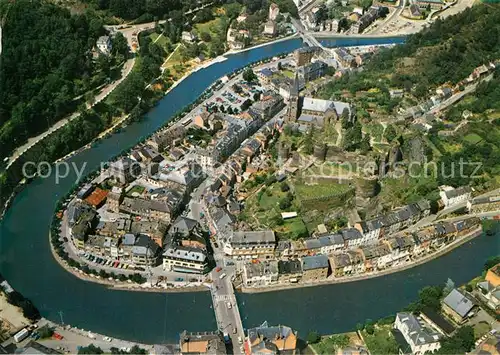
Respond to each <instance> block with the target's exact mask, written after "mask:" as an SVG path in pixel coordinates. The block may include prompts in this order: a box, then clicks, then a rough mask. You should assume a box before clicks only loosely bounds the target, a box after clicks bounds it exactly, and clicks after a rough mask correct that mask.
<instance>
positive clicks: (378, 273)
mask: <svg viewBox="0 0 500 355" xmlns="http://www.w3.org/2000/svg"><path fill="white" fill-rule="evenodd" d="M482 233H483V229H482V226H478V227H477V228H475V229H473V230H472V231H470V232H469V233H468V234H467V235H466V236H463V237H461V238H459V239H456V240H455V241H453V242H451V243H450V244H448V245H446V246H444V247H443V248H441V249H439V250H438V251H436V252H433V253H430V254H427V255H425V256H423V257H422V258H419V259H416V260H412V261H410V262H408V263H405V264H402V265H399V266H395V267H390V268H388V269H385V270H380V271H374V272H369V273H364V274H361V275H356V276H343V277H334V276H329V277H328V278H326V279H324V280H318V281H314V282H304V283H295V284H276V285H269V286H264V287H242V288H241V292H242V293H262V292H273V291H281V290H289V289H295V288H303V287H314V286H322V285H331V284H341V283H346V282H354V281H361V280H367V279H372V278H375V277H380V276H384V275H389V274H393V273H396V272H400V271H403V270H407V269H410V268H413V267H415V266H418V265H422V264H425V263H427V262H429V261H431V260H433V259H436V258H438V257H440V256H442V255H444V254H447V253H449V252H451V251H452V250H453V249H455V248H458V247H459V246H461V245H463V244H464V243H467V242H468V241H470V240H472V239H474V238H476V237H478V236H480V235H481V234H482Z"/></svg>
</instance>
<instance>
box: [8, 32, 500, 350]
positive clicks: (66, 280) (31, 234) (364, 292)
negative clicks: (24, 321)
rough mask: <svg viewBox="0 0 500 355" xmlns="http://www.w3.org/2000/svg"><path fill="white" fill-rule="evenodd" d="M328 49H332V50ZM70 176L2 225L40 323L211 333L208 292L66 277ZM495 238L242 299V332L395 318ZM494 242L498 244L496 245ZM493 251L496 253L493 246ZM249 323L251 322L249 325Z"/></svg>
mask: <svg viewBox="0 0 500 355" xmlns="http://www.w3.org/2000/svg"><path fill="white" fill-rule="evenodd" d="M359 41H360V40H359V39H355V40H353V41H350V40H349V39H341V40H336V42H335V43H334V44H336V45H344V46H347V45H356V44H360V42H359ZM396 41H399V39H390V38H389V39H387V38H386V39H370V40H367V42H363V43H362V44H379V43H393V42H396ZM330 44H332V43H330ZM300 46H301V40H300V39H292V40H288V41H283V42H278V43H275V44H272V45H269V46H265V47H260V48H256V49H252V50H249V51H246V52H242V53H238V54H235V55H231V56H229V57H228V59H227V60H226V61H224V62H221V63H216V64H213V65H212V66H210V67H208V68H206V69H203V70H199V71H197V72H195V73H193V74H192V75H191V76H190V77H188V78H186V79H185V80H184V81H183V82H181V83H180V84H179V85H178V86H177V87H175V88H174V89H173V90H172V91H171V92H170V93H169V94H167V95H166V96H165V98H164V99H162V100H161V102H160V103H159V104H158V105H157V106H156V107H155V108H154V109H152V110H151V111H150V112H149V113H148V114H147V115H146V117H145V118H144V119H143V120H142V121H140V122H137V123H134V124H131V125H129V126H128V127H127V128H126V129H124V130H122V131H121V132H120V133H117V134H115V135H113V136H111V137H109V138H106V139H104V140H102V141H101V142H99V143H98V144H96V145H94V146H93V147H92V148H90V149H87V150H84V151H82V152H80V153H79V154H77V155H75V156H73V157H72V158H70V159H69V162H70V163H74V164H75V165H76V166H78V167H82V166H83V165H84V164H85V166H86V168H85V171H86V172H90V171H92V170H94V169H95V168H96V167H97V166H98V165H99V164H100V162H104V161H107V160H109V159H110V158H112V157H113V156H115V155H117V154H119V153H120V152H121V151H123V150H124V149H127V148H130V147H132V146H133V145H134V144H135V143H136V142H137V141H138V140H139V139H140V138H141V137H144V136H146V135H149V134H151V133H152V132H154V131H155V130H157V129H158V128H159V127H160V126H162V125H163V124H164V123H165V122H166V121H168V119H169V118H170V117H172V116H173V115H174V113H175V112H177V111H179V110H180V109H182V108H183V107H185V106H186V105H187V104H189V103H190V102H192V101H194V100H195V99H196V97H197V96H198V95H199V94H201V93H202V92H203V90H204V89H205V88H206V87H208V86H209V85H210V84H211V83H212V82H214V81H215V80H216V79H217V78H219V77H221V76H223V75H225V74H227V73H229V72H232V71H233V70H235V69H238V68H241V67H243V66H245V65H247V64H249V63H251V62H255V61H258V60H260V59H262V58H266V57H270V56H274V55H277V54H279V53H284V52H291V51H293V50H294V49H297V48H299V47H300ZM75 176H76V174H75V173H74V172H72V173H71V174H70V175H69V176H68V177H67V178H65V179H63V180H61V181H59V182H58V183H56V181H55V179H54V178H53V176H51V177H49V178H46V179H40V178H38V179H36V180H35V181H33V182H32V183H31V184H29V185H28V186H27V187H26V188H25V189H24V190H22V191H21V192H20V193H19V194H18V196H17V197H16V198H15V199H14V201H13V203H12V205H11V208H10V209H9V210H8V211H7V213H6V214H5V218H4V219H3V221H2V222H1V224H0V252H1V253H0V272H1V273H2V275H3V276H4V277H5V278H6V279H7V280H8V281H9V283H10V284H11V285H12V286H13V287H14V288H15V289H16V290H18V291H20V292H21V293H22V294H23V295H25V296H26V297H28V298H29V299H31V300H32V301H33V302H34V304H35V305H36V306H37V307H38V308H39V310H40V312H41V314H42V316H44V317H46V318H48V319H50V320H52V321H55V322H60V321H61V318H60V317H61V315H62V317H63V319H64V322H65V323H67V324H71V325H73V326H77V327H79V328H84V329H91V330H93V331H95V332H97V333H101V334H107V335H110V336H113V337H117V338H122V339H130V340H135V341H139V342H145V343H161V342H173V341H177V340H178V334H179V332H181V331H182V330H184V329H188V330H191V331H202V330H214V329H216V323H215V318H214V313H213V310H212V308H211V299H210V295H209V293H208V292H200V293H178V294H175V293H174V294H161V293H147V292H144V293H143V292H127V291H117V290H109V289H107V288H106V287H104V286H101V285H98V284H95V283H90V282H85V281H82V280H80V279H78V278H76V277H74V276H73V275H71V274H69V273H68V272H66V271H65V270H63V269H62V268H61V267H60V266H59V264H57V262H56V261H55V260H54V259H53V257H52V254H51V252H50V250H49V239H48V232H49V224H50V220H51V217H52V213H53V209H54V206H55V204H56V202H57V200H58V199H59V198H60V197H61V196H62V195H64V194H65V193H66V192H67V191H68V190H69V189H70V188H71V187H72V186H73V185H74V184H75ZM492 238H493V237H481V238H478V239H476V240H474V241H472V242H470V243H468V244H467V246H464V247H461V248H460V249H459V250H457V251H455V252H453V253H452V254H449V255H447V256H445V257H442V258H439V259H437V260H435V261H432V262H430V263H428V264H425V265H423V266H420V267H417V268H415V269H411V270H409V271H404V272H401V273H399V274H395V275H390V276H385V277H383V278H377V279H373V280H367V281H361V282H356V283H351V284H341V285H330V286H324V287H318V288H307V289H301V290H292V291H284V292H279V293H268V294H260V295H242V296H241V297H240V300H241V303H242V315H243V317H244V324H245V325H246V326H253V325H257V324H260V323H262V322H263V321H264V320H268V321H270V322H272V323H281V324H288V325H291V326H294V327H296V328H298V329H299V331H300V332H301V333H304V332H306V331H308V330H309V329H317V330H319V331H322V332H325V333H331V332H332V331H336V330H346V329H349V328H351V327H352V326H353V325H354V324H356V323H357V322H359V321H363V320H364V319H365V318H377V317H378V316H383V315H386V314H390V313H393V312H395V311H396V310H397V309H399V308H401V306H403V305H404V304H406V303H407V302H408V301H410V300H411V299H412V298H414V297H415V294H416V291H417V289H418V288H420V287H421V286H423V285H425V284H432V283H442V282H445V281H446V279H447V278H448V277H452V278H453V279H454V280H455V281H457V282H463V281H465V280H467V279H468V278H470V277H472V276H474V275H475V274H477V273H478V272H479V270H480V268H481V265H482V263H483V262H484V260H485V259H486V258H487V257H488V256H490V255H493V254H495V253H497V252H498V248H494V247H492V246H493V245H494V244H492V243H493V242H492V240H493V239H492ZM496 241H498V239H496ZM497 245H498V244H497ZM247 317H248V318H247Z"/></svg>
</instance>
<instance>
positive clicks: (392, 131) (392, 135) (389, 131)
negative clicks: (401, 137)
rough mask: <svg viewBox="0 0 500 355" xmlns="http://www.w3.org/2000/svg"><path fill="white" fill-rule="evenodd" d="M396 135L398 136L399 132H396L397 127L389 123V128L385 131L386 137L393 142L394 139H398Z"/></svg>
mask: <svg viewBox="0 0 500 355" xmlns="http://www.w3.org/2000/svg"><path fill="white" fill-rule="evenodd" d="M396 136H397V132H396V129H395V128H394V126H393V125H391V124H388V125H387V128H386V129H385V132H384V138H385V139H386V140H387V141H388V142H389V143H391V142H392V141H393V140H394V139H396Z"/></svg>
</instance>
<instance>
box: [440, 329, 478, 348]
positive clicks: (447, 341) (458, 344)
mask: <svg viewBox="0 0 500 355" xmlns="http://www.w3.org/2000/svg"><path fill="white" fill-rule="evenodd" d="M473 348H474V328H472V327H471V326H469V325H467V326H464V327H461V328H459V329H458V330H457V331H456V332H455V334H454V335H453V336H451V337H449V338H447V337H443V338H441V349H439V351H438V353H439V354H464V353H468V352H469V351H471V350H472V349H473Z"/></svg>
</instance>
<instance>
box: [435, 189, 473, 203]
mask: <svg viewBox="0 0 500 355" xmlns="http://www.w3.org/2000/svg"><path fill="white" fill-rule="evenodd" d="M439 190H440V191H439V196H441V201H443V205H444V206H445V207H449V206H453V205H456V204H458V203H460V202H465V201H468V200H469V199H470V197H471V192H472V190H471V188H470V186H461V187H458V188H456V189H455V188H453V187H451V186H440V187H439Z"/></svg>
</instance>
